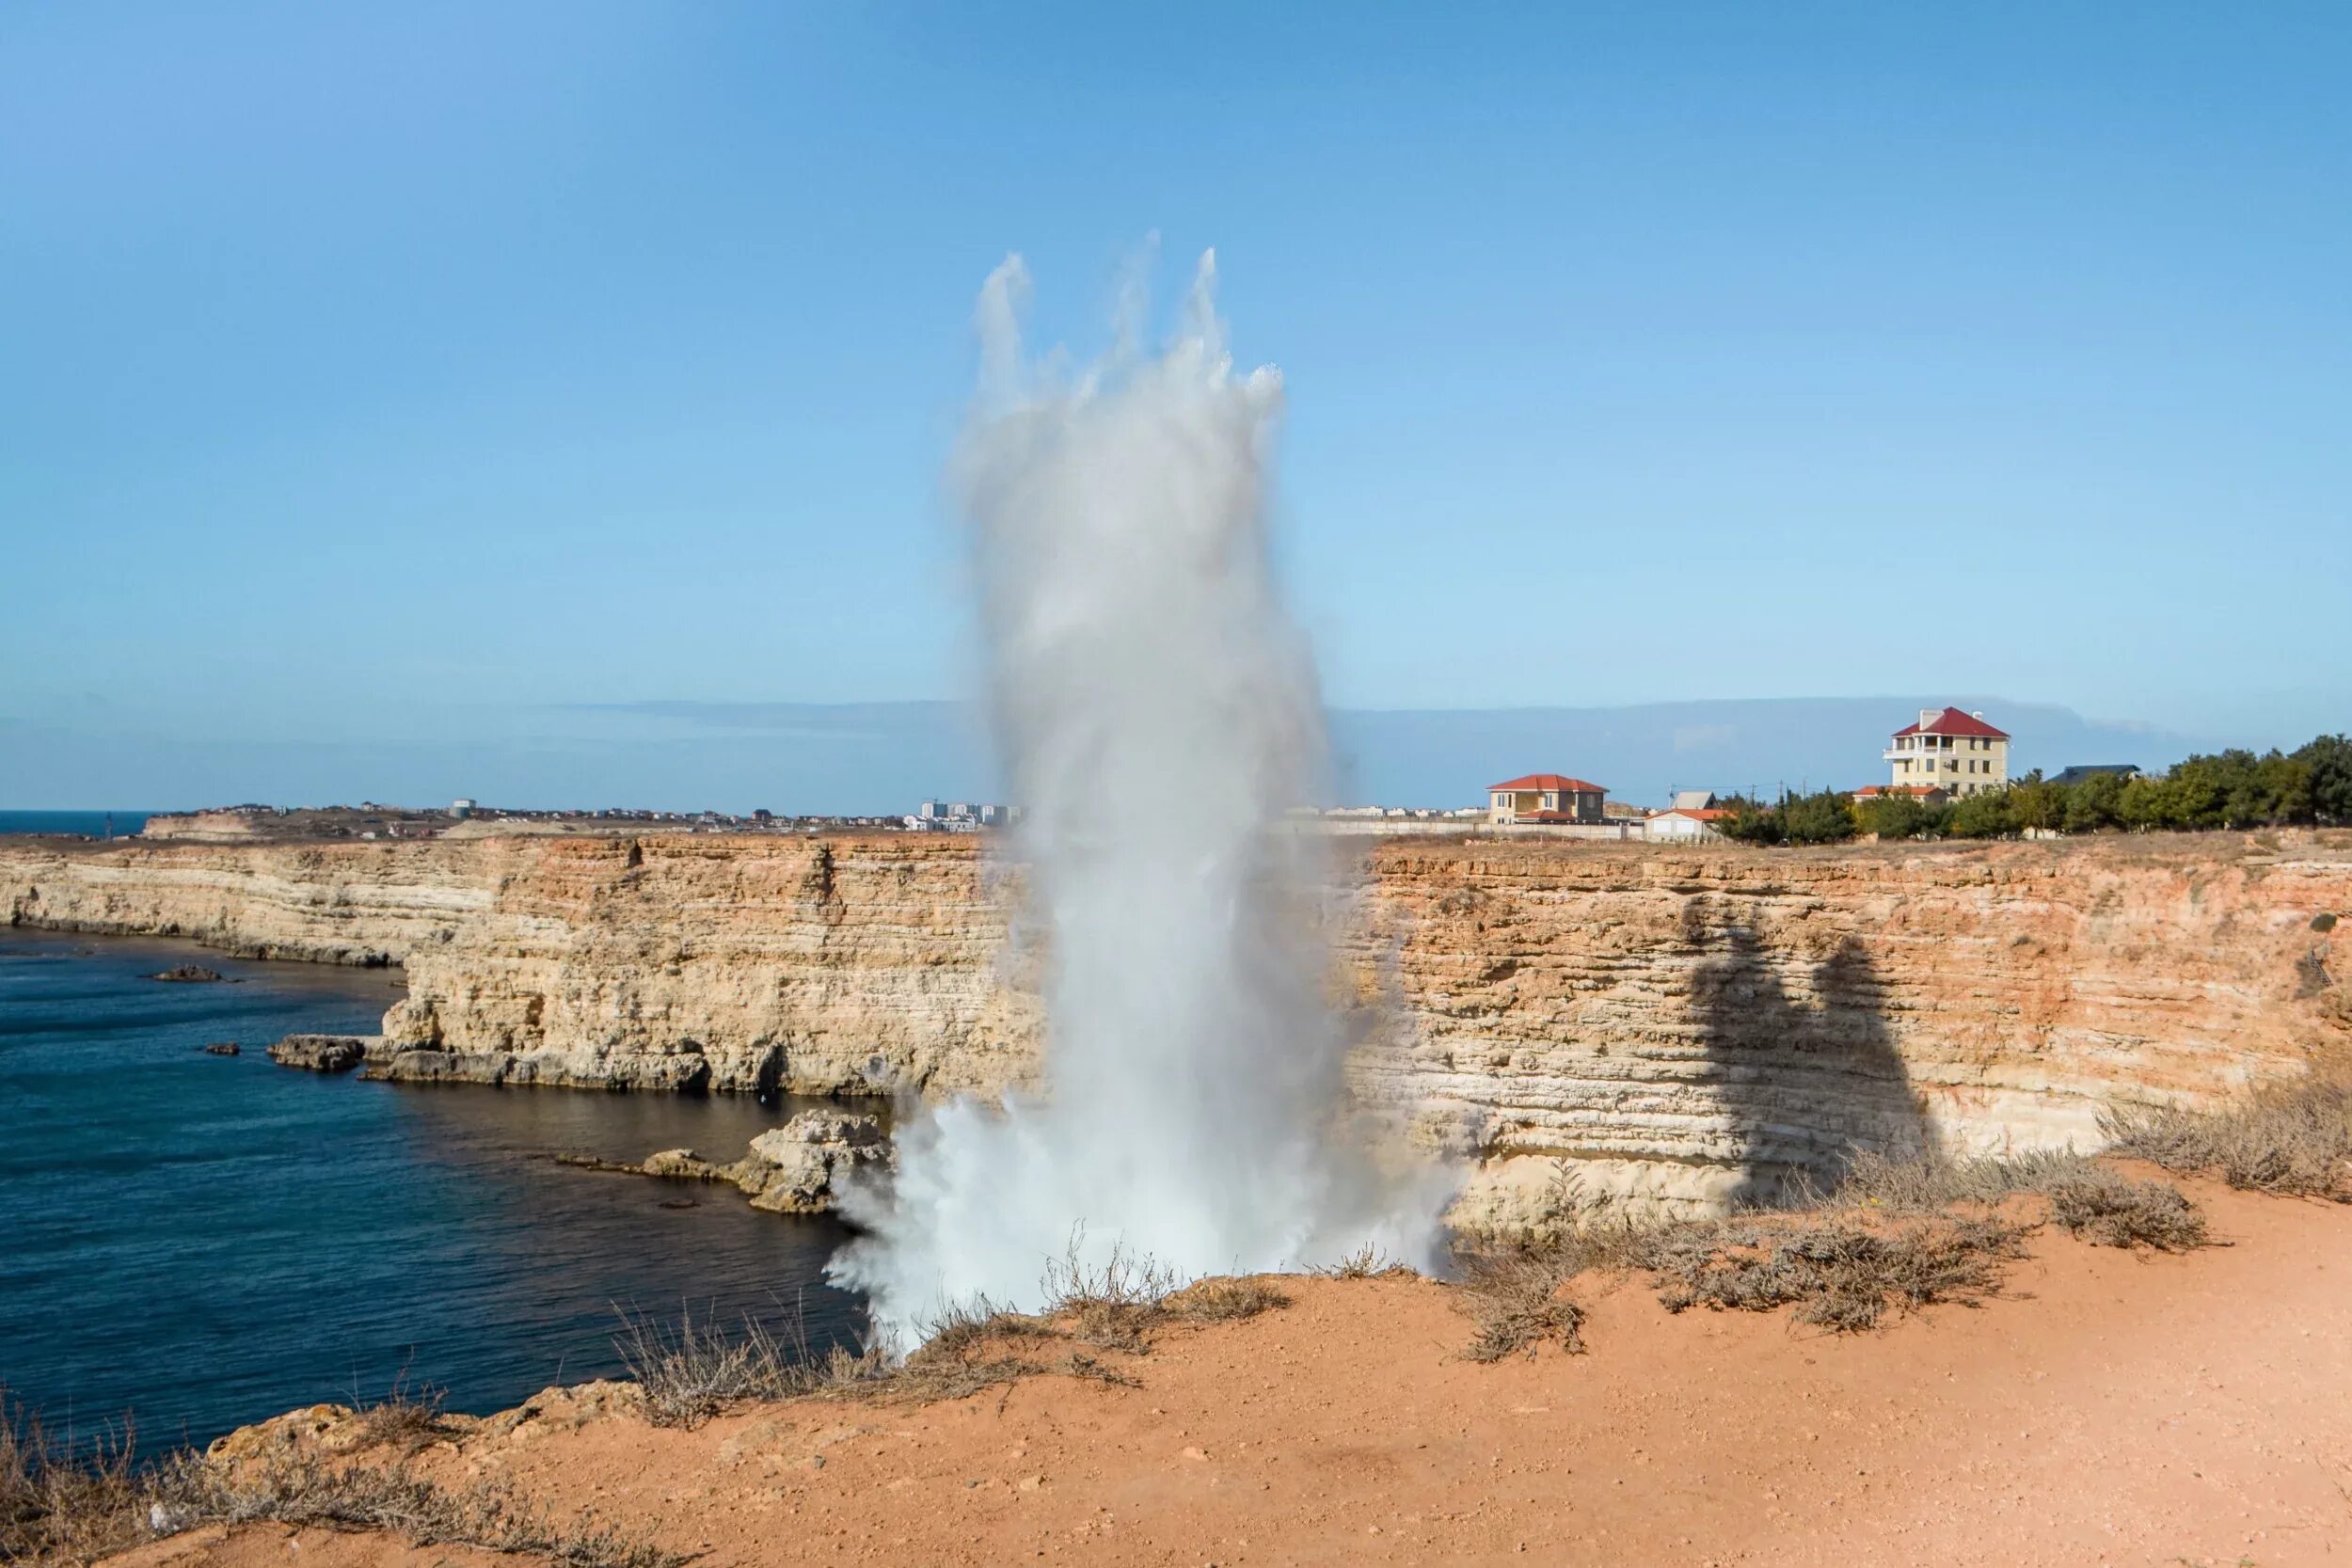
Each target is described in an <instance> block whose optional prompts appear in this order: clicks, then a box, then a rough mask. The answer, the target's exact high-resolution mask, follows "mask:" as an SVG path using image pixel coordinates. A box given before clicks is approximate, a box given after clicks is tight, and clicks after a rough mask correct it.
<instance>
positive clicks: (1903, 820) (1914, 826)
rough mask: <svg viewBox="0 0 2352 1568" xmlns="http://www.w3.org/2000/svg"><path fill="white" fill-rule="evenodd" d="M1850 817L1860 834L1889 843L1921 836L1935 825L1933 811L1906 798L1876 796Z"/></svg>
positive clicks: (1855, 810) (1913, 799) (1905, 796)
mask: <svg viewBox="0 0 2352 1568" xmlns="http://www.w3.org/2000/svg"><path fill="white" fill-rule="evenodd" d="M1854 816H1855V818H1856V819H1857V820H1858V821H1859V822H1860V824H1861V827H1862V831H1863V832H1866V833H1876V834H1878V835H1879V837H1881V838H1883V839H1890V840H1891V839H1900V838H1919V837H1922V836H1924V835H1925V834H1927V833H1928V832H1930V831H1931V828H1932V827H1933V826H1934V824H1935V822H1936V814H1935V812H1934V810H1933V809H1932V808H1931V807H1929V806H1925V805H1922V804H1921V803H1920V802H1919V801H1918V800H1916V799H1915V798H1914V797H1912V796H1909V795H1881V796H1878V797H1876V798H1875V799H1873V800H1870V801H1869V802H1868V803H1867V804H1865V805H1862V806H1858V807H1856V808H1855V809H1854Z"/></svg>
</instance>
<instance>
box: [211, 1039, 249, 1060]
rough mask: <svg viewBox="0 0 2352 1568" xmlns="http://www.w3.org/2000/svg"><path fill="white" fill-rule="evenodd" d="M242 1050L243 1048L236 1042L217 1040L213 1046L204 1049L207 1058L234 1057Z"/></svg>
mask: <svg viewBox="0 0 2352 1568" xmlns="http://www.w3.org/2000/svg"><path fill="white" fill-rule="evenodd" d="M242 1050H243V1047H241V1046H239V1045H238V1044H237V1042H236V1041H235V1040H215V1041H214V1042H213V1043H212V1044H210V1045H208V1046H206V1047H205V1048H204V1054H206V1055H207V1056H234V1055H237V1054H239V1053H240V1052H241V1051H242Z"/></svg>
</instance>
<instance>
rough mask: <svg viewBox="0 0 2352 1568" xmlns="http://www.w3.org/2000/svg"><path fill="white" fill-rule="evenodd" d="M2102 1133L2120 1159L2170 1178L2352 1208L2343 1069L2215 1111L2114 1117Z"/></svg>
mask: <svg viewBox="0 0 2352 1568" xmlns="http://www.w3.org/2000/svg"><path fill="white" fill-rule="evenodd" d="M2100 1126H2101V1129H2102V1131H2104V1132H2106V1134H2107V1136H2108V1138H2109V1139H2110V1140H2112V1142H2111V1144H2110V1148H2111V1149H2112V1151H2113V1152H2115V1153H2117V1154H2129V1155H2135V1156H2137V1158H2139V1159H2142V1160H2146V1161H2148V1162H2150V1163H2151V1164H2158V1165H2162V1166H2163V1167H2164V1168H2165V1169H2167V1170H2169V1171H2178V1172H2180V1173H2182V1174H2183V1175H2195V1174H2201V1173H2204V1172H2209V1171H2210V1172H2218V1173H2219V1174H2220V1176H2221V1179H2222V1180H2225V1181H2227V1182H2229V1184H2230V1185H2231V1186H2233V1187H2237V1188H2242V1189H2245V1190H2247V1191H2250V1192H2261V1193H2275V1194H2281V1195H2286V1196H2296V1197H2326V1198H2333V1199H2335V1200H2336V1201H2337V1202H2339V1203H2344V1202H2352V1071H2347V1070H2346V1069H2343V1068H2341V1067H2334V1068H2329V1069H2324V1070H2316V1071H2313V1072H2311V1073H2307V1074H2306V1075H2304V1076H2303V1077H2301V1078H2297V1079H2293V1080H2290V1081H2287V1082H2283V1083H2278V1084H2270V1085H2265V1086H2264V1087H2262V1088H2260V1089H2257V1090H2255V1091H2254V1092H2253V1093H2252V1094H2250V1095H2248V1096H2246V1097H2245V1098H2244V1099H2242V1100H2240V1101H2237V1102H2236V1103H2234V1104H2232V1105H2225V1106H2221V1107H2218V1108H2217V1109H2214V1110H2210V1111H2183V1110H2129V1111H2110V1112H2109V1113H2107V1115H2106V1116H2105V1117H2102V1118H2101V1119H2100Z"/></svg>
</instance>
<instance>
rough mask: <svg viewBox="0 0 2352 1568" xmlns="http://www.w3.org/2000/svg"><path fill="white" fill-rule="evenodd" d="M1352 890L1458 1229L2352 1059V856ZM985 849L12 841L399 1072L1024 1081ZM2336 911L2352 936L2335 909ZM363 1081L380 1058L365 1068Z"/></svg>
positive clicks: (2011, 1133)
mask: <svg viewBox="0 0 2352 1568" xmlns="http://www.w3.org/2000/svg"><path fill="white" fill-rule="evenodd" d="M1354 853H1357V854H1359V856H1360V858H1358V859H1354V860H1352V861H1351V862H1350V866H1351V872H1350V876H1349V877H1348V878H1347V879H1346V881H1347V887H1348V891H1346V892H1345V893H1343V895H1340V896H1339V897H1337V898H1335V899H1334V901H1333V904H1332V908H1331V918H1332V920H1333V923H1334V928H1335V940H1336V942H1337V944H1338V947H1339V950H1340V954H1341V960H1342V970H1343V973H1342V975H1341V976H1340V977H1339V982H1338V984H1339V989H1340V990H1342V992H1343V994H1346V995H1350V996H1352V997H1353V999H1354V1003H1355V1006H1356V1008H1357V1016H1358V1020H1359V1026H1360V1028H1359V1033H1360V1036H1361V1039H1360V1043H1359V1046H1358V1048H1357V1050H1356V1052H1355V1054H1354V1056H1353V1057H1352V1059H1351V1071H1352V1075H1353V1078H1354V1081H1355V1083H1356V1085H1357V1086H1358V1089H1359V1093H1360V1094H1361V1095H1362V1097H1363V1098H1364V1099H1365V1100H1367V1101H1371V1102H1374V1103H1375V1104H1378V1105H1382V1106H1387V1107H1391V1108H1392V1109H1394V1110H1395V1111H1397V1112H1398V1113H1400V1114H1401V1115H1403V1116H1405V1117H1408V1118H1409V1119H1410V1120H1411V1121H1412V1123H1413V1125H1414V1127H1415V1128H1416V1130H1417V1131H1418V1132H1419V1134H1420V1135H1421V1136H1422V1139H1423V1140H1424V1141H1426V1142H1429V1143H1433V1144H1436V1145H1438V1146H1440V1147H1444V1148H1450V1149H1452V1150H1454V1151H1457V1152H1459V1153H1461V1154H1463V1155H1465V1156H1471V1157H1475V1158H1478V1159H1480V1160H1481V1161H1483V1162H1484V1170H1483V1174H1482V1176H1481V1179H1480V1180H1478V1181H1477V1182H1476V1183H1475V1184H1474V1187H1473V1191H1472V1193H1471V1194H1470V1199H1469V1200H1468V1202H1467V1203H1466V1205H1465V1208H1464V1211H1463V1215H1464V1217H1465V1219H1467V1220H1468V1221H1470V1222H1471V1223H1480V1222H1481V1221H1482V1220H1483V1221H1485V1222H1488V1223H1493V1224H1497V1225H1513V1224H1518V1223H1523V1222H1524V1221H1525V1220H1526V1219H1527V1217H1528V1216H1529V1215H1530V1214H1531V1213H1532V1212H1535V1211H1537V1210H1540V1209H1542V1208H1544V1207H1547V1206H1549V1205H1555V1204H1557V1203H1558V1202H1559V1201H1561V1200H1562V1199H1563V1197H1564V1196H1566V1195H1567V1194H1568V1193H1569V1192H1571V1191H1572V1190H1581V1192H1583V1193H1585V1194H1587V1195H1595V1194H1600V1193H1636V1194H1645V1195H1648V1196H1655V1197H1659V1198H1663V1199H1667V1200H1673V1201H1708V1202H1717V1201H1723V1200H1726V1199H1729V1198H1733V1197H1738V1196H1754V1195H1756V1194H1759V1193H1763V1192H1766V1191H1769V1190H1771V1189H1772V1187H1774V1186H1775V1185H1776V1184H1777V1183H1778V1182H1780V1181H1781V1180H1783V1179H1784V1178H1785V1177H1786V1176H1787V1175H1788V1173H1790V1172H1792V1171H1796V1170H1817V1171H1818V1170H1822V1169H1826V1168H1828V1167H1830V1166H1832V1165H1834V1164H1835V1163H1836V1160H1838V1159H1839V1158H1841V1157H1842V1156H1845V1155H1847V1154H1850V1153H1851V1152H1852V1151H1854V1150H1857V1149H1863V1148H1874V1149H1883V1150H1900V1149H1905V1148H1915V1147H1918V1146H1921V1145H1923V1144H1926V1143H1929V1142H1935V1143H1939V1144H1942V1145H1946V1146H1959V1147H1968V1148H2023V1147H2034V1146H2039V1145H2046V1144H2053V1143H2059V1142H2064V1141H2068V1140H2070V1139H2071V1140H2074V1141H2075V1142H2077V1143H2083V1144H2088V1143H2090V1142H2093V1141H2095V1140H2096V1137H2097V1117H2098V1112H2099V1109H2100V1107H2101V1106H2103V1105H2105V1104H2106V1103H2109V1102H2113V1101H2155V1100H2189V1101H2197V1100H2204V1099H2210V1098H2213V1097H2215V1096H2217V1095H2221V1094H2224V1093H2226V1092H2228V1091H2230V1090H2231V1089H2233V1088H2234V1087H2236V1086H2237V1085H2242V1084H2244V1083H2245V1082H2247V1081H2249V1079H2252V1078H2255V1077H2260V1076H2265V1075H2269V1074H2274V1073H2280V1072H2286V1071H2292V1070H2295V1069H2296V1068H2297V1067H2298V1066H2299V1064H2300V1063H2301V1062H2302V1061H2303V1060H2305V1059H2306V1058H2307V1056H2308V1055H2309V1054H2310V1053H2312V1052H2315V1051H2318V1050H2322V1049H2328V1048H2332V1047H2340V1046H2342V1045H2344V1043H2346V1042H2347V1040H2352V1001H2347V996H2348V995H2352V988H2348V987H2347V984H2346V981H2345V978H2344V976H2345V974H2346V972H2347V970H2352V954H2346V953H2344V951H2343V950H2342V948H2341V946H2340V943H2341V942H2343V941H2344V940H2345V939H2344V938H2343V937H2342V936H2341V935H2339V934H2338V933H2339V930H2340V929H2352V927H2333V923H2332V922H2331V921H2329V920H2328V918H2327V917H2328V915H2330V914H2336V913H2341V914H2344V915H2347V916H2352V835H2344V834H2335V835H2326V834H2319V835H2314V834H2310V833H2303V834H2283V835H2265V836H2264V837H2262V838H2257V839H2249V838H2245V837H2242V836H2234V835H2219V834H2209V835H2201V836H2194V837H2181V838H2150V839H2103V840H2096V841H2084V842H2071V843H2064V844H2006V845H1996V846H1991V847H1954V846H1902V847H1879V848H1869V847H1850V848H1840V849H1833V850H1819V851H1762V850H1747V849H1740V848H1736V847H1724V846H1708V847H1693V848H1687V849H1666V848H1660V847H1644V846H1618V845H1601V844H1581V843H1579V844H1563V843H1548V842H1546V843H1528V842H1518V841H1512V842H1498V841H1493V840H1482V839H1474V838H1472V839H1438V840H1430V839H1423V840H1403V841H1389V842H1384V843H1380V844H1378V845H1376V846H1374V847H1370V848H1368V849H1364V850H1361V851H1357V852H1354ZM1017 903H1018V897H1017V892H1016V891H1015V890H1014V889H1013V888H1011V887H1010V886H1009V884H1008V883H1007V882H1006V881H1005V880H1004V879H1003V874H1002V873H1001V872H999V871H997V870H996V869H994V868H993V867H992V866H991V865H990V863H988V862H987V861H986V860H985V859H984V858H983V855H982V852H981V847H980V846H979V845H977V844H976V843H975V842H973V841H971V840H967V839H954V838H946V837H925V836H915V835H881V836H873V837H826V838H816V839H811V838H794V837H788V836H784V835H759V836H743V837H733V838H723V837H715V836H683V835H681V836H667V837H663V836H648V837H644V838H594V839H553V838H485V839H479V840H474V841H470V842H450V841H437V842H430V843H424V844H389V843H373V844H370V843H361V844H352V843H341V844H333V845H324V846H286V845H255V846H233V845H214V846H199V845H151V846H148V845H141V846H127V847H123V846H117V847H98V846H60V845H56V844H37V843H31V842H22V843H17V844H8V843H5V842H0V911H5V912H6V918H7V919H8V921H9V922H10V923H12V924H24V925H37V926H47V927H57V928H64V929H79V930H91V931H118V932H145V933H157V934H167V935H177V936H184V937H191V938H194V939H196V940H198V941H199V942H209V943H212V944H214V945H216V946H220V947H224V948H227V949H230V950H231V951H235V952H240V953H246V954H251V955H257V956H265V957H278V958H317V959H323V960H326V961H334V962H391V963H401V964H405V966H406V968H407V978H408V994H407V996H406V998H405V1000H404V1001H403V1002H402V1003H400V1004H399V1005H398V1006H395V1007H394V1008H393V1009H392V1011H391V1013H390V1014H389V1016H388V1017H387V1019H386V1021H385V1032H386V1035H387V1037H388V1040H387V1044H388V1046H389V1048H390V1049H391V1050H392V1051H393V1052H394V1054H393V1055H391V1056H390V1058H389V1069H388V1070H389V1071H390V1072H392V1073H393V1074H395V1075H398V1076H407V1077H447V1078H462V1079H473V1080H480V1081H488V1082H502V1083H539V1084H564V1085H598V1086H612V1087H660V1088H681V1089H691V1088H707V1089H716V1090H726V1091H742V1090H752V1089H757V1088H769V1087H778V1088H785V1089H789V1090H793V1091H798V1092H818V1093H821V1092H850V1093H857V1092H871V1091H877V1090H881V1089H884V1088H888V1087H893V1086H912V1087H916V1088H921V1089H925V1090H928V1091H933V1092H939V1091H951V1090H959V1089H987V1088H993V1087H996V1086H999V1085H1007V1084H1012V1083H1019V1082H1023V1081H1025V1080H1028V1079H1030V1078H1032V1077H1033V1076H1034V1075H1035V1073H1036V1070H1037V1068H1038V1064H1039V1060H1040V1049H1041V1034H1042V1028H1041V1015H1040V1010H1039V1008H1038V1006H1037V1003H1036V1000H1035V985H1034V981H1035V978H1036V974H1037V965H1038V963H1039V962H1040V961H1041V959H1040V958H1039V957H1038V955H1037V954H1036V953H1035V951H1034V944H1032V943H1029V942H1025V941H1023V940H1022V939H1021V938H1020V935H1019V933H1018V928H1017V926H1018V923H1017V922H1016V921H1015V920H1014V919H1013V918H1012V917H1011V914H1010V911H1012V910H1013V909H1014V908H1015V907H1016V906H1017ZM2321 927H2330V928H2324V929H2323V928H2321ZM372 1070H373V1069H372Z"/></svg>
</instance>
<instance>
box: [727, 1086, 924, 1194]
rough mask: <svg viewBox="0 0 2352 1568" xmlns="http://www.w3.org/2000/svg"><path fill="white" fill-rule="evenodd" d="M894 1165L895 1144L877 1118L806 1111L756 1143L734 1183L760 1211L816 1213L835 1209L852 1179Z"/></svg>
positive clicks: (754, 1141) (753, 1143)
mask: <svg viewBox="0 0 2352 1568" xmlns="http://www.w3.org/2000/svg"><path fill="white" fill-rule="evenodd" d="M889 1160H890V1139H889V1137H888V1136H887V1135H886V1134H885V1133H884V1132H882V1122H881V1121H880V1120H879V1119H877V1118H876V1117H865V1116H855V1115H852V1114H850V1113H848V1112H843V1111H803V1112H802V1113H801V1114H800V1115H799V1116H797V1117H793V1118H792V1119H791V1120H790V1121H788V1122H787V1123H785V1124H784V1125H783V1126H782V1127H779V1128H777V1129H776V1130H775V1131H774V1132H762V1133H761V1134H760V1135H759V1136H758V1137H756V1138H754V1139H753V1140H752V1148H751V1152H750V1153H749V1154H747V1155H745V1156H744V1158H743V1160H742V1161H741V1163H740V1164H738V1165H737V1166H736V1176H735V1184H736V1185H737V1186H739V1187H740V1188H742V1189H743V1191H744V1192H745V1193H746V1194H748V1195H749V1196H750V1197H751V1200H752V1207H753V1208H755V1209H766V1210H768V1211H770V1212H773V1213H779V1214H814V1213H819V1212H823V1211H826V1210H829V1209H831V1208H833V1206H834V1201H835V1200H836V1199H837V1198H838V1197H839V1196H840V1194H841V1190H842V1188H843V1187H844V1186H846V1185H847V1184H848V1183H849V1182H850V1180H851V1179H853V1178H855V1177H857V1176H860V1175H863V1174H864V1173H866V1172H867V1171H878V1170H880V1169H882V1167H883V1166H885V1165H886V1164H888V1163H889Z"/></svg>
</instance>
